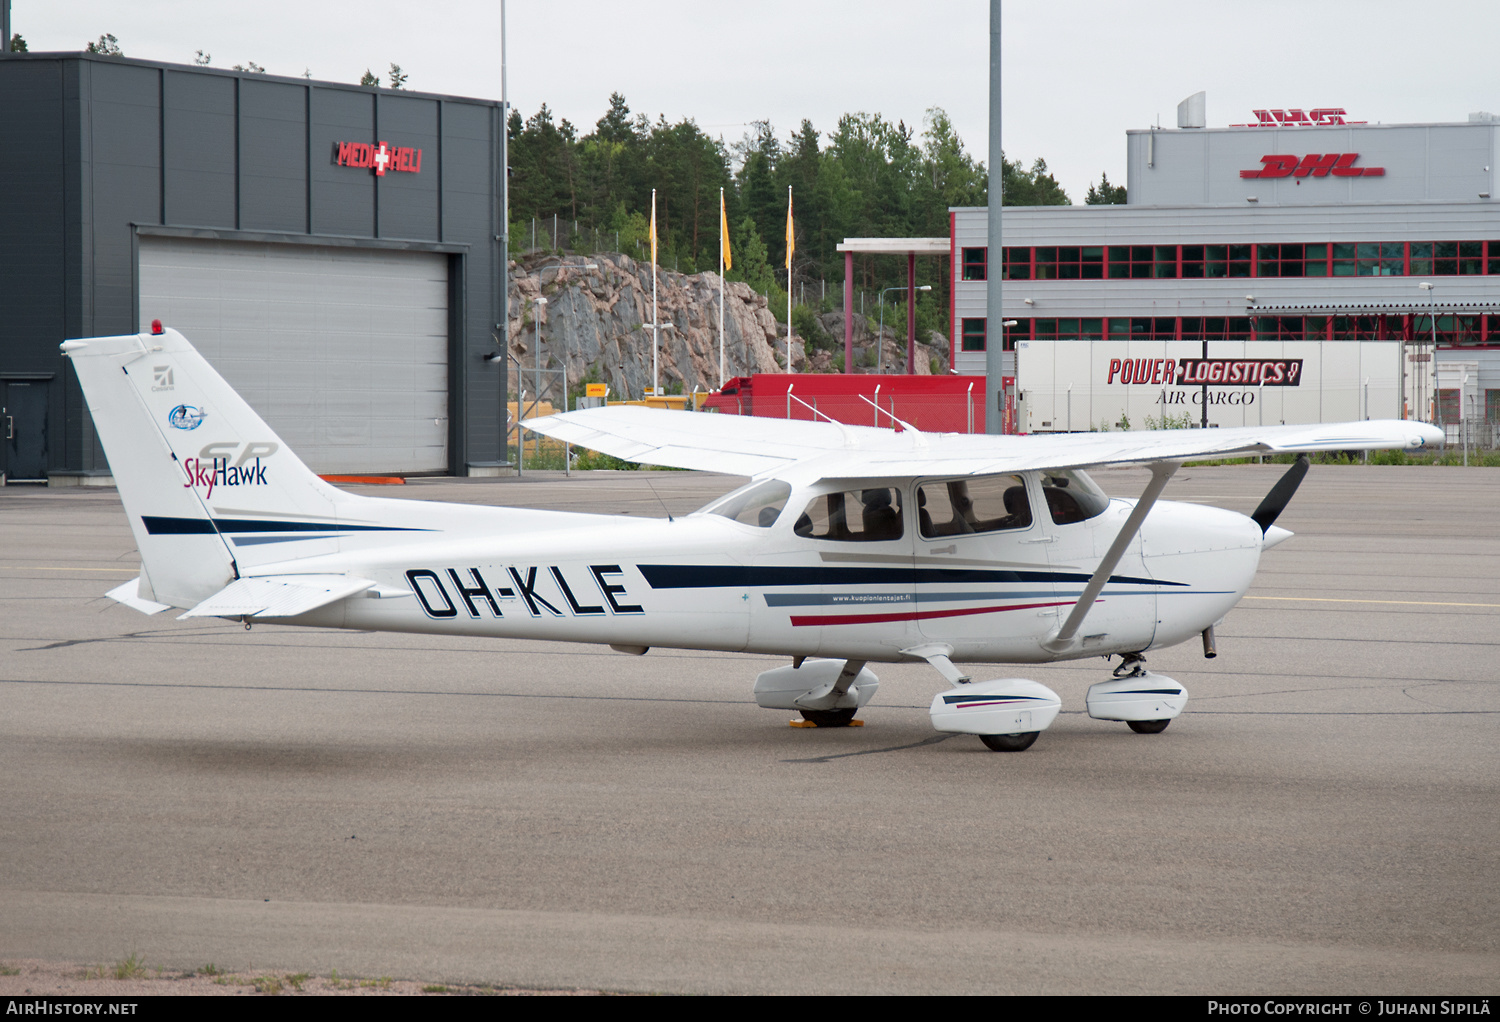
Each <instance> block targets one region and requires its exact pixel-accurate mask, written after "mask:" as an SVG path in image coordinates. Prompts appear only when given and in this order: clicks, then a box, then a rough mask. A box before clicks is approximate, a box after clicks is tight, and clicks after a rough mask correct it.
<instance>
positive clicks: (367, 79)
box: [359, 68, 380, 87]
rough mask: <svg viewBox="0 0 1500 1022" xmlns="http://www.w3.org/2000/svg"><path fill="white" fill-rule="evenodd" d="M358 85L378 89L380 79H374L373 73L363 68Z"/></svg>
mask: <svg viewBox="0 0 1500 1022" xmlns="http://www.w3.org/2000/svg"><path fill="white" fill-rule="evenodd" d="M359 84H361V85H369V86H376V87H378V86H379V85H380V79H379V78H376V77H375V74H374V72H372V71H371V70H370V69H369V68H365V73H364V74H363V75H361V76H360V79H359Z"/></svg>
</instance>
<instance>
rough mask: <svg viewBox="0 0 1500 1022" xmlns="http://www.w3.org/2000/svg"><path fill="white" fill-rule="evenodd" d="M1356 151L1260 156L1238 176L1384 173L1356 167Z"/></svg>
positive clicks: (1375, 168) (1381, 175) (1373, 169)
mask: <svg viewBox="0 0 1500 1022" xmlns="http://www.w3.org/2000/svg"><path fill="white" fill-rule="evenodd" d="M1357 159H1359V153H1308V154H1307V155H1306V156H1304V157H1302V158H1301V159H1298V158H1297V157H1296V156H1262V157H1261V158H1260V162H1261V164H1262V166H1261V168H1260V169H1259V170H1242V171H1240V177H1327V176H1328V175H1329V174H1332V175H1333V176H1334V177H1384V176H1385V168H1384V167H1356V166H1355V165H1354V161H1355V160H1357Z"/></svg>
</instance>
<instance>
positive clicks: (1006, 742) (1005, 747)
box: [979, 731, 1041, 752]
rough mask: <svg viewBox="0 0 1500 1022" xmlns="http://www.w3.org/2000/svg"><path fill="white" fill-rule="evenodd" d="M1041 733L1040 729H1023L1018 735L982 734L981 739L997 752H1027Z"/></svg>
mask: <svg viewBox="0 0 1500 1022" xmlns="http://www.w3.org/2000/svg"><path fill="white" fill-rule="evenodd" d="M1039 734H1041V732H1040V731H1023V732H1021V733H1020V734H1018V735H980V736H979V740H980V741H981V742H983V743H984V744H985V745H987V746H989V747H990V748H991V749H992V750H994V751H995V752H1025V751H1026V750H1027V749H1029V748H1031V746H1032V743H1033V742H1035V741H1036V736H1037V735H1039Z"/></svg>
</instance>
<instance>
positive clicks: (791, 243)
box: [786, 188, 797, 288]
mask: <svg viewBox="0 0 1500 1022" xmlns="http://www.w3.org/2000/svg"><path fill="white" fill-rule="evenodd" d="M796 250H797V240H796V238H795V237H794V235H793V231H792V190H791V189H790V188H788V189H787V190H786V272H787V278H786V281H787V284H786V286H787V287H788V288H790V287H791V286H792V278H791V272H792V253H793V252H795V251H796Z"/></svg>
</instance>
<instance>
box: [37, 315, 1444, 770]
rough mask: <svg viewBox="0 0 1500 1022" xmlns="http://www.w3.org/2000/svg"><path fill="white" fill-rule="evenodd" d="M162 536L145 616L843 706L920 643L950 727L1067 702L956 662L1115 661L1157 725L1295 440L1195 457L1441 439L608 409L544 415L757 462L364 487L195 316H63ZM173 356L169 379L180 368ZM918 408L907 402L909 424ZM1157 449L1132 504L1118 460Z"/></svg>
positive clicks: (1124, 714)
mask: <svg viewBox="0 0 1500 1022" xmlns="http://www.w3.org/2000/svg"><path fill="white" fill-rule="evenodd" d="M62 348H63V351H64V352H65V353H66V354H67V355H68V356H69V357H70V358H71V359H72V361H73V365H74V367H75V369H76V370H77V373H78V378H79V381H80V383H81V384H82V387H83V391H84V395H85V397H86V399H87V401H88V404H89V408H90V411H91V412H92V413H93V417H94V423H95V426H96V427H97V429H98V432H99V436H100V439H101V441H102V442H103V444H104V448H105V452H106V454H107V455H108V457H109V462H110V466H111V469H112V472H113V474H114V477H115V480H116V484H117V486H118V487H119V492H120V498H121V501H122V502H123V504H124V507H125V512H126V515H127V517H128V519H129V522H130V527H131V530H132V532H133V534H134V537H135V540H136V545H137V547H138V549H139V551H140V554H141V561H142V565H141V575H140V577H139V578H138V579H137V580H136V581H135V582H132V583H127V584H126V585H123V586H120V587H118V588H117V589H115V590H113V591H111V592H110V593H109V594H108V595H109V596H110V597H112V598H113V599H115V600H117V601H119V602H121V603H124V604H126V605H127V606H130V607H133V608H135V609H136V610H139V611H142V612H144V613H159V612H161V611H163V610H166V609H169V608H177V609H179V610H181V611H184V612H185V613H183V614H182V616H183V617H204V616H208V617H224V618H231V619H234V620H240V621H244V622H245V623H246V625H247V626H248V625H249V624H250V622H252V621H275V622H277V623H280V624H289V625H307V626H314V627H328V628H357V629H371V630H391V631H409V632H432V633H438V634H452V635H480V636H506V637H517V638H536V639H551V640H563V641H573V642H588V643H601V644H607V645H610V646H612V647H613V648H614V649H616V650H619V651H621V652H624V653H634V654H643V653H645V652H646V651H647V650H649V649H650V648H651V647H654V646H663V647H676V648H686V649H711V650H725V651H738V652H752V653H758V654H768V655H778V656H785V657H787V658H789V660H790V663H789V664H788V665H787V666H785V667H780V668H777V669H775V670H770V671H765V672H763V673H761V674H760V675H759V677H758V678H757V679H756V681H755V686H754V692H755V697H756V700H757V702H758V703H759V704H760V705H761V706H765V707H769V708H775V709H782V710H794V711H797V712H799V713H800V714H801V715H802V717H803V719H804V721H803V722H805V723H810V724H813V725H816V726H839V725H844V724H849V723H852V722H853V721H854V716H855V713H856V711H857V710H858V709H859V708H860V707H862V706H864V705H866V704H867V703H868V702H869V700H870V699H871V698H872V697H873V696H874V694H875V691H876V689H877V687H878V680H877V678H876V676H875V674H874V672H873V671H871V670H870V668H869V666H868V665H869V664H871V663H898V662H913V661H925V662H927V663H929V664H931V665H932V666H933V667H934V668H935V669H936V670H937V671H938V672H939V673H940V674H941V675H942V676H943V677H944V678H945V679H947V681H948V682H949V683H950V686H951V687H949V688H948V689H947V690H946V691H944V692H940V693H939V694H938V695H937V696H936V697H935V698H934V699H933V701H932V706H931V718H932V722H933V725H934V726H935V727H936V728H937V729H938V730H941V731H954V732H962V733H969V734H975V735H978V736H979V737H980V738H981V739H983V741H984V742H985V744H987V745H988V746H989V747H990V748H993V749H998V750H1019V749H1024V748H1026V747H1027V746H1029V745H1030V744H1031V743H1032V742H1033V741H1034V740H1035V739H1036V736H1037V734H1039V733H1040V732H1041V731H1042V730H1044V729H1045V728H1046V727H1047V726H1048V725H1050V724H1051V722H1052V720H1053V719H1054V718H1055V717H1056V715H1057V713H1058V711H1059V709H1060V706H1061V701H1060V700H1059V698H1058V696H1057V695H1056V693H1054V692H1052V691H1051V690H1050V689H1048V688H1047V687H1045V686H1044V685H1041V684H1040V683H1038V682H1036V681H1033V680H1030V679H1025V678H1001V679H994V680H984V681H972V680H971V679H970V678H969V677H968V676H967V675H966V674H964V673H963V671H962V670H961V668H960V666H959V665H961V664H968V663H1015V664H1033V663H1048V662H1053V661H1059V660H1072V659H1080V658H1085V657H1096V656H1100V657H1104V656H1116V655H1117V656H1119V657H1120V658H1121V660H1122V662H1121V664H1120V666H1119V667H1117V668H1116V669H1115V671H1114V677H1113V678H1112V679H1111V680H1108V681H1104V682H1101V683H1099V684H1097V685H1094V686H1093V687H1092V688H1091V689H1090V690H1089V694H1088V697H1087V708H1088V711H1089V713H1090V715H1091V716H1093V717H1096V718H1099V719H1103V720H1116V721H1125V722H1126V723H1128V724H1129V725H1130V726H1131V727H1132V728H1133V729H1135V730H1136V731H1139V732H1143V733H1154V732H1158V731H1161V730H1162V729H1163V728H1165V727H1166V726H1167V724H1168V723H1169V722H1170V721H1171V720H1172V719H1173V718H1174V717H1176V716H1177V715H1178V714H1180V713H1181V712H1182V709H1183V706H1184V705H1185V703H1186V700H1187V693H1186V691H1185V690H1184V689H1183V688H1182V686H1181V685H1179V684H1177V682H1175V681H1173V680H1172V679H1170V678H1166V677H1164V676H1161V675H1156V674H1152V673H1150V672H1148V671H1146V670H1145V668H1144V654H1145V652H1146V651H1148V650H1150V649H1154V648H1158V647H1163V646H1169V645H1173V644H1176V643H1180V642H1184V641H1188V640H1190V639H1192V638H1194V637H1196V636H1200V635H1201V636H1202V637H1203V641H1204V648H1205V653H1206V654H1207V655H1210V656H1212V655H1214V654H1213V627H1214V625H1215V624H1216V623H1217V622H1219V621H1221V620H1222V619H1223V617H1224V615H1225V614H1226V613H1228V611H1229V610H1230V609H1231V608H1232V607H1233V606H1234V605H1235V604H1236V603H1237V602H1238V601H1239V600H1240V598H1241V597H1242V596H1243V595H1244V594H1245V591H1246V590H1247V589H1248V588H1249V586H1250V584H1251V581H1252V580H1253V578H1254V575H1255V570H1256V566H1257V564H1258V562H1259V559H1260V554H1261V552H1262V551H1263V550H1265V549H1267V548H1269V547H1270V546H1273V545H1275V544H1276V543H1278V542H1281V541H1282V540H1284V539H1286V538H1287V537H1288V536H1290V535H1291V534H1290V533H1288V532H1287V531H1286V530H1284V529H1279V528H1277V527H1276V526H1275V524H1274V522H1275V520H1276V517H1277V516H1278V515H1279V514H1280V512H1281V510H1282V509H1283V508H1284V507H1285V506H1286V504H1287V502H1288V501H1289V500H1290V499H1291V497H1292V494H1293V493H1294V492H1295V490H1296V487H1297V484H1298V483H1299V482H1300V481H1301V478H1302V475H1303V474H1304V473H1305V472H1306V469H1307V462H1306V459H1305V458H1304V459H1301V460H1299V461H1298V462H1297V463H1296V464H1294V466H1293V467H1292V469H1291V470H1290V471H1289V472H1288V473H1287V475H1286V476H1285V477H1284V478H1283V479H1282V481H1281V482H1279V483H1278V484H1277V485H1276V487H1274V488H1273V489H1272V491H1271V492H1270V493H1269V494H1268V495H1267V497H1266V499H1265V500H1264V501H1263V502H1262V504H1261V506H1260V507H1259V508H1257V509H1256V511H1255V512H1254V513H1253V514H1252V515H1250V516H1248V517H1247V516H1245V515H1240V514H1236V513H1233V512H1230V511H1225V510H1222V509H1218V508H1208V507H1201V506H1197V505H1192V504H1178V503H1172V502H1167V501H1161V500H1159V498H1160V496H1161V494H1162V492H1163V490H1164V489H1165V487H1166V485H1167V482H1168V480H1169V479H1170V478H1171V476H1172V473H1173V472H1174V471H1175V470H1176V468H1177V467H1178V465H1180V464H1181V463H1182V461H1184V460H1186V459H1188V458H1204V457H1214V456H1225V455H1235V454H1256V453H1262V454H1274V453H1287V452H1290V453H1306V452H1313V451H1320V450H1374V449H1380V448H1404V449H1413V448H1420V447H1424V446H1427V445H1429V444H1436V443H1440V442H1441V440H1442V433H1441V431H1440V430H1437V429H1435V428H1434V427H1432V426H1428V425H1425V424H1422V423H1415V422H1405V421H1380V422H1354V423H1339V424H1333V425H1318V426H1272V427H1265V428H1250V427H1246V428H1243V429H1220V430H1170V431H1162V432H1129V433H1109V434H1073V435H1066V436H1053V437H996V436H973V435H953V434H927V433H922V432H920V431H918V430H915V429H912V428H903V429H900V430H887V429H876V428H873V427H861V426H846V425H843V424H840V423H834V422H791V421H785V420H773V419H761V418H749V417H739V416H724V415H709V414H702V413H688V412H671V411H655V410H647V409H641V408H606V409H590V410H586V411H579V412H570V413H567V414H563V415H554V416H548V417H546V418H542V419H534V420H530V421H528V422H526V423H524V424H523V425H525V426H526V427H527V428H529V429H532V430H534V431H536V432H538V433H543V434H546V435H548V436H552V437H556V438H558V439H561V440H566V441H569V442H571V443H573V444H576V445H580V446H584V447H588V448H591V449H594V450H598V451H602V452H604V453H607V454H612V455H614V456H616V457H619V458H623V459H627V460H631V461H637V462H641V463H645V464H653V465H665V466H672V467H679V468H690V469H707V470H712V471H717V472H727V473H732V474H739V475H744V476H748V477H750V481H749V482H748V483H747V484H746V485H745V486H742V487H741V488H739V489H737V490H735V491H734V492H732V493H729V494H727V495H725V496H724V497H721V498H719V499H718V500H716V501H714V502H713V503H711V504H709V505H708V506H707V507H705V508H703V509H702V510H701V511H698V512H695V513H693V514H691V515H686V516H683V517H680V518H672V519H668V520H656V519H651V520H641V519H636V518H628V517H623V516H609V515H586V514H573V513H563V512H547V511H533V510H521V509H514V508H487V507H476V506H472V505H453V504H440V503H434V502H429V501H409V500H392V499H387V498H374V497H361V496H356V495H353V494H349V493H345V492H343V491H341V490H338V489H336V488H334V487H332V486H330V485H328V484H327V483H325V482H324V481H323V480H321V479H319V478H318V477H317V476H316V475H315V474H313V473H312V472H311V471H310V470H309V469H308V468H307V467H306V466H305V465H304V464H303V463H302V462H301V461H300V460H299V459H298V458H297V456H296V455H295V454H294V453H293V452H292V451H291V450H290V449H288V447H287V445H286V444H285V443H284V442H282V440H281V439H280V438H279V437H278V436H277V435H276V434H275V432H274V431H272V430H271V428H270V427H269V426H268V425H267V424H266V423H265V422H264V421H263V420H262V419H261V418H260V416H259V415H257V414H256V413H255V411H254V410H253V409H251V408H250V406H249V405H248V404H246V403H245V402H244V400H243V399H241V398H240V397H239V395H238V394H236V393H235V392H234V391H233V389H231V388H230V387H229V385H228V384H227V383H225V381H224V380H223V379H222V378H221V377H220V376H219V375H218V373H217V372H215V371H214V370H213V368H212V367H211V366H209V364H208V363H207V362H206V361H205V360H204V359H203V358H202V356H200V355H199V354H198V352H197V351H196V350H194V348H193V347H192V345H191V344H189V343H188V342H187V340H186V339H185V338H183V337H182V335H181V334H179V333H177V332H176V331H174V330H165V331H163V332H161V333H150V334H129V335H124V336H120V337H104V338H94V339H88V340H74V341H67V342H65V343H64V344H63V346H62ZM161 380H170V381H171V384H170V386H163V385H161V384H160V382H159V381H161ZM903 425H904V424H903ZM1131 463H1136V464H1145V465H1148V466H1150V468H1151V473H1152V476H1151V481H1150V483H1149V484H1148V485H1147V486H1146V488H1145V490H1144V491H1143V492H1142V493H1141V494H1140V495H1139V496H1138V497H1136V498H1135V499H1119V498H1115V499H1111V498H1110V497H1109V496H1108V495H1106V494H1104V493H1103V492H1102V491H1101V490H1100V489H1099V487H1098V486H1097V485H1096V484H1095V483H1094V481H1093V480H1092V479H1091V478H1090V477H1089V475H1088V473H1087V471H1086V470H1087V468H1088V467H1090V466H1098V465H1114V464H1131Z"/></svg>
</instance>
